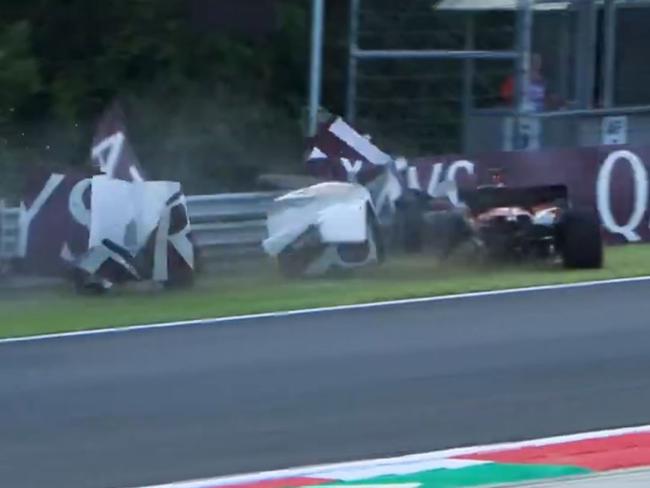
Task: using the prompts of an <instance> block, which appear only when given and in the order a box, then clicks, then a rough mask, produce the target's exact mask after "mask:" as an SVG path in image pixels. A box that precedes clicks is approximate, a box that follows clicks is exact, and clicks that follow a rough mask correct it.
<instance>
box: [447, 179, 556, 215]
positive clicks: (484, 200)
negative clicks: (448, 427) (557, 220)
mask: <svg viewBox="0 0 650 488" xmlns="http://www.w3.org/2000/svg"><path fill="white" fill-rule="evenodd" d="M458 196H459V198H460V200H461V201H462V202H464V203H465V205H467V207H469V209H470V211H471V212H472V213H473V214H480V213H483V212H486V211H488V210H490V209H493V208H498V207H521V208H525V209H530V208H533V207H536V206H538V205H544V204H552V203H554V202H567V201H568V196H569V192H568V189H567V187H566V186H565V185H546V186H529V187H508V186H486V187H479V188H476V189H459V190H458Z"/></svg>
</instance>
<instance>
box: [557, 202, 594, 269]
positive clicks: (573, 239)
mask: <svg viewBox="0 0 650 488" xmlns="http://www.w3.org/2000/svg"><path fill="white" fill-rule="evenodd" d="M559 237H560V251H561V254H562V261H563V263H564V267H565V268H570V269H597V268H602V267H603V261H604V249H603V247H604V246H603V236H602V232H601V226H600V220H599V218H598V216H597V215H595V214H594V213H593V212H588V211H575V210H572V211H570V212H567V214H566V215H565V216H564V219H563V220H562V223H561V224H560V236H559Z"/></svg>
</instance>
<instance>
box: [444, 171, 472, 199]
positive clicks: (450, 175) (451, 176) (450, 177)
mask: <svg viewBox="0 0 650 488" xmlns="http://www.w3.org/2000/svg"><path fill="white" fill-rule="evenodd" d="M461 169H464V170H465V171H466V172H467V174H470V175H473V174H474V163H472V162H471V161H466V160H464V159H461V160H460V161H455V162H454V163H453V164H452V165H451V166H449V169H448V170H447V181H452V182H456V173H458V171H459V170H461ZM449 200H450V201H451V203H453V204H454V206H455V207H458V206H459V205H460V200H459V199H458V189H457V188H456V189H454V190H452V191H450V192H449Z"/></svg>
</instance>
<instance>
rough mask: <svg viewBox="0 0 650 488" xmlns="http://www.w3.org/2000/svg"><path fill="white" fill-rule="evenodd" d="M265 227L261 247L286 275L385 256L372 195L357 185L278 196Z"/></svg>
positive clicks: (355, 265)
mask: <svg viewBox="0 0 650 488" xmlns="http://www.w3.org/2000/svg"><path fill="white" fill-rule="evenodd" d="M267 230H268V238H267V239H265V240H264V241H263V243H262V246H263V248H264V250H265V251H266V253H267V254H268V255H269V256H271V257H274V258H276V259H277V262H278V265H279V268H280V271H281V273H282V274H283V275H285V276H287V277H298V276H319V275H323V274H326V273H327V272H329V271H333V270H337V269H338V270H341V269H343V270H345V269H351V268H358V267H361V266H367V265H369V264H374V263H381V262H382V261H383V259H384V248H383V243H382V238H381V233H380V230H379V226H378V222H377V215H376V211H375V206H374V204H373V201H372V198H371V195H370V193H369V192H368V190H367V189H366V188H365V187H363V186H362V185H359V184H356V183H347V182H325V183H318V184H316V185H312V186H309V187H307V188H303V189H300V190H296V191H292V192H289V193H287V194H285V195H283V196H281V197H278V198H276V199H275V200H274V202H273V204H272V207H271V209H270V210H269V212H268V216H267Z"/></svg>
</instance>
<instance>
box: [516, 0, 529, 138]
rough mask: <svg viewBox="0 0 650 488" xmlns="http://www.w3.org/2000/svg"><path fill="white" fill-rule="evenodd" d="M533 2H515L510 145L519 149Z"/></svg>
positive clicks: (526, 86)
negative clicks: (513, 83)
mask: <svg viewBox="0 0 650 488" xmlns="http://www.w3.org/2000/svg"><path fill="white" fill-rule="evenodd" d="M533 2H534V0H518V3H517V53H518V56H517V72H516V77H515V89H516V95H515V100H516V109H515V123H514V130H513V131H512V137H513V139H514V140H513V141H512V147H513V148H514V149H519V148H520V146H521V138H522V118H523V116H524V115H525V114H526V113H528V112H529V111H530V110H529V107H528V103H527V102H528V100H527V99H528V91H529V85H530V56H531V50H532V43H533Z"/></svg>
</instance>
